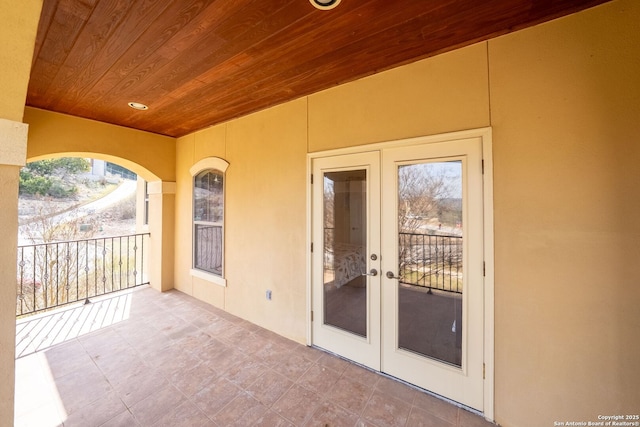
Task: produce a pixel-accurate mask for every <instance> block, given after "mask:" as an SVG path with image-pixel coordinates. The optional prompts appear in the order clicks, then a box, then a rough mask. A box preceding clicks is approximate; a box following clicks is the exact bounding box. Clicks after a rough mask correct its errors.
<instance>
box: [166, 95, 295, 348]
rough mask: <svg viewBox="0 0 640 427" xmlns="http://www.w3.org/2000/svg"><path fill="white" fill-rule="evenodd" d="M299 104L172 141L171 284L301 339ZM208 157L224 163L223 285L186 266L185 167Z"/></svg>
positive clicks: (188, 201) (188, 192) (188, 200)
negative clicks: (173, 250) (174, 172)
mask: <svg viewBox="0 0 640 427" xmlns="http://www.w3.org/2000/svg"><path fill="white" fill-rule="evenodd" d="M306 105H307V103H306V99H304V98H303V99H299V100H296V101H292V102H289V103H286V104H283V105H280V106H277V107H274V108H270V109H268V110H265V111H262V112H258V113H255V114H251V115H249V116H246V117H243V118H240V119H237V120H233V121H231V122H228V123H225V124H222V125H218V126H214V127H212V128H209V129H205V130H203V131H200V132H196V133H194V134H191V135H187V136H185V137H182V138H180V139H178V141H177V165H178V167H177V174H178V179H177V184H178V185H177V194H176V197H177V199H176V203H177V205H178V206H179V207H180V208H179V209H178V211H177V213H176V233H177V238H176V245H177V246H176V272H175V278H176V280H175V282H176V283H175V286H176V288H177V289H179V290H181V291H184V292H186V293H188V294H191V295H193V296H195V297H197V298H200V299H202V300H204V301H207V302H209V303H211V304H213V305H216V306H218V307H221V308H224V309H225V310H226V311H228V312H230V313H232V314H236V315H238V316H240V317H242V318H244V319H247V320H249V321H251V322H254V323H257V324H259V325H261V326H263V327H265V328H267V329H270V330H273V331H276V332H278V333H279V334H281V335H284V336H286V337H288V338H291V339H294V340H296V341H298V342H305V340H306V336H305V330H306V329H305V307H306V267H305V253H306V251H305V242H306V241H305V227H306V220H305V218H306V213H305V209H306V204H305V203H306V191H305V182H306V180H305V175H306V153H307V130H306V123H307V109H306ZM209 156H214V157H220V158H223V159H224V160H226V161H227V162H229V168H228V169H227V172H226V184H225V185H226V187H225V191H226V193H225V266H224V268H225V278H226V280H227V286H226V287H222V286H220V285H216V284H213V283H210V282H207V281H206V280H202V279H201V278H198V277H194V276H192V275H191V273H190V269H191V254H192V249H191V247H192V242H193V240H192V239H193V238H192V229H191V227H192V225H191V224H192V219H191V216H192V213H191V211H192V209H191V206H192V197H193V195H192V194H193V193H192V185H193V180H192V177H191V175H190V173H189V168H190V167H191V166H192V165H194V164H195V163H196V162H198V161H199V160H202V159H203V158H206V157H209ZM267 289H270V290H271V291H272V295H273V298H272V300H271V301H268V300H267V299H266V297H265V293H266V290H267Z"/></svg>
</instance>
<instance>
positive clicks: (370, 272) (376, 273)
mask: <svg viewBox="0 0 640 427" xmlns="http://www.w3.org/2000/svg"><path fill="white" fill-rule="evenodd" d="M362 275H363V276H377V275H378V270H376V269H375V268H372V269H371V270H370V271H369V272H368V273H362Z"/></svg>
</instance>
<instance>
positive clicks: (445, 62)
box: [309, 43, 489, 152]
mask: <svg viewBox="0 0 640 427" xmlns="http://www.w3.org/2000/svg"><path fill="white" fill-rule="evenodd" d="M488 84H489V81H488V71H487V47H486V43H478V44H475V45H472V46H468V47H465V48H462V49H458V50H455V51H452V52H448V53H445V54H442V55H438V56H435V57H433V58H428V59H426V60H423V61H418V62H415V63H412V64H409V65H406V66H404V67H399V68H395V69H392V70H389V71H385V72H383V73H379V74H375V75H373V76H369V77H366V78H363V79H360V80H356V81H354V82H351V83H347V84H344V85H341V86H337V87H335V88H332V89H328V90H325V91H322V92H318V93H316V94H313V95H310V96H309V151H310V152H317V151H322V150H329V149H334V148H344V147H352V146H358V145H363V144H371V143H375V142H384V141H393V140H399V139H406V138H412V137H418V136H425V135H435V134H439V133H445V132H453V131H458V130H465V129H474V128H481V127H485V126H489V108H488V106H489V98H488V96H489V90H488Z"/></svg>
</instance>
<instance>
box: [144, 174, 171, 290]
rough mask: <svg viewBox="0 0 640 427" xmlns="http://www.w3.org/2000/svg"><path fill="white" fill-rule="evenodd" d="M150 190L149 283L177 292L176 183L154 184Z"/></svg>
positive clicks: (155, 287)
mask: <svg viewBox="0 0 640 427" xmlns="http://www.w3.org/2000/svg"><path fill="white" fill-rule="evenodd" d="M148 191H149V233H151V237H150V239H149V243H150V248H149V261H148V264H147V265H148V266H149V267H148V274H149V282H150V283H151V287H152V288H154V289H156V290H158V291H160V292H164V291H168V290H169V289H173V269H174V266H173V260H174V248H175V244H174V227H175V205H176V183H175V182H166V181H154V182H150V183H149V185H148Z"/></svg>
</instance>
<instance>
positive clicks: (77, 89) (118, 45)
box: [55, 0, 167, 114]
mask: <svg viewBox="0 0 640 427" xmlns="http://www.w3.org/2000/svg"><path fill="white" fill-rule="evenodd" d="M130 3H131V6H132V7H131V8H130V9H129V13H128V14H127V15H126V16H125V17H124V19H123V20H122V22H121V23H120V25H119V27H118V28H117V31H116V32H115V33H111V34H110V37H108V38H107V39H106V41H105V43H104V44H103V46H102V48H101V49H99V50H98V51H95V52H94V53H93V55H91V56H88V55H87V56H85V62H84V66H83V67H82V68H81V70H80V72H79V73H78V74H77V78H76V80H77V81H76V82H75V84H74V85H73V86H74V87H71V88H69V90H68V91H67V92H66V95H65V96H61V97H60V96H59V97H56V104H55V108H56V109H59V110H61V111H67V112H69V113H72V114H73V113H74V108H75V107H77V106H78V105H79V104H81V103H82V102H91V100H94V101H95V99H96V94H95V92H92V90H94V87H95V86H96V84H97V83H98V82H99V81H100V80H101V79H103V78H104V77H105V75H107V74H108V71H109V70H110V69H111V68H112V67H113V65H114V64H115V63H116V62H117V61H118V60H119V59H120V58H121V57H122V54H123V52H126V51H127V50H128V49H130V48H131V46H132V45H133V44H134V43H135V42H136V40H137V39H138V38H139V37H140V36H141V35H142V34H143V33H144V31H145V30H146V29H147V27H148V25H150V24H151V22H152V21H153V20H154V19H155V18H156V17H157V16H158V15H159V14H160V13H162V11H164V9H165V8H166V7H167V3H165V2H163V1H161V0H142V1H135V2H130ZM122 35H126V36H122ZM85 37H89V38H90V37H92V34H85Z"/></svg>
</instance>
